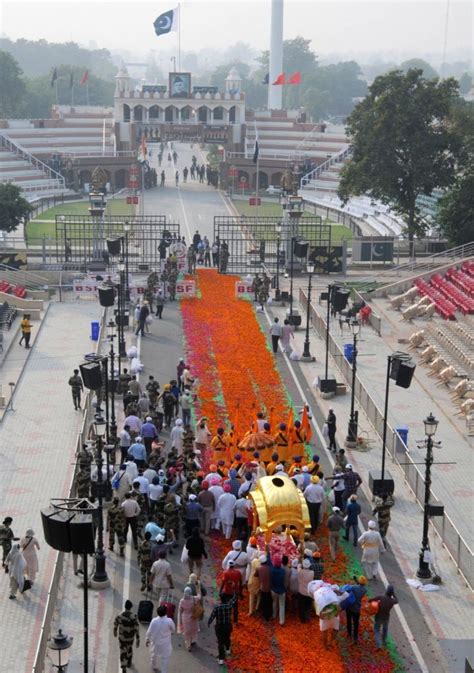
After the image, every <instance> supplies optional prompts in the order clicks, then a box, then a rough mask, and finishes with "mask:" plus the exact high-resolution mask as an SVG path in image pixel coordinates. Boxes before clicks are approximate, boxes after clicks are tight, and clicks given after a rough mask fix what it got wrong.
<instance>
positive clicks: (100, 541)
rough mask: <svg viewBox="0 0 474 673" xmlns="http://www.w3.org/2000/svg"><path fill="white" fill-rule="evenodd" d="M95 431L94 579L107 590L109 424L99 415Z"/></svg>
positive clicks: (95, 422) (97, 585)
mask: <svg viewBox="0 0 474 673" xmlns="http://www.w3.org/2000/svg"><path fill="white" fill-rule="evenodd" d="M94 431H95V435H96V438H97V439H96V465H97V500H98V504H99V506H98V510H97V513H98V519H99V522H98V526H97V549H96V553H95V572H94V576H93V578H92V582H93V586H95V588H100V589H102V588H104V589H105V588H106V587H107V586H109V584H110V582H109V578H108V576H107V571H106V568H105V553H104V512H103V500H104V497H103V496H104V491H103V488H104V480H103V474H102V468H103V464H104V461H103V458H102V448H103V443H104V437H105V434H106V432H107V423H106V422H105V420H104V419H103V418H102V416H100V415H98V416H96V417H95V421H94Z"/></svg>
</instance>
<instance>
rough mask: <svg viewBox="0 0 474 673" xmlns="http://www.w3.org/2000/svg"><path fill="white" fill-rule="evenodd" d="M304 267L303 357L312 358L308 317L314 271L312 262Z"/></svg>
mask: <svg viewBox="0 0 474 673" xmlns="http://www.w3.org/2000/svg"><path fill="white" fill-rule="evenodd" d="M306 268H307V271H308V297H307V301H306V336H305V340H304V349H303V358H304V359H308V360H312V357H311V352H310V350H309V318H310V311H311V281H312V279H313V273H314V262H308V264H307V265H306Z"/></svg>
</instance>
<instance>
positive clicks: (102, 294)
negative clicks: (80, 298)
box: [98, 287, 115, 306]
mask: <svg viewBox="0 0 474 673" xmlns="http://www.w3.org/2000/svg"><path fill="white" fill-rule="evenodd" d="M98 289H99V304H100V305H101V306H113V305H114V302H115V293H114V288H113V287H107V288H105V287H99V288H98Z"/></svg>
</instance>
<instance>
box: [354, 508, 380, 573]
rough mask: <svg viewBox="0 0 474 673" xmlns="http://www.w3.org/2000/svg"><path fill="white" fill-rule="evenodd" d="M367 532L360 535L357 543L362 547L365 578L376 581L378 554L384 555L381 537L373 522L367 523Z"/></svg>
mask: <svg viewBox="0 0 474 673" xmlns="http://www.w3.org/2000/svg"><path fill="white" fill-rule="evenodd" d="M368 527H369V530H366V531H365V533H362V535H361V536H360V538H359V540H358V542H359V544H360V546H361V547H362V550H363V551H362V559H361V561H362V563H363V564H364V569H365V576H366V577H367V578H368V579H369V580H370V579H376V576H377V568H378V565H379V558H380V554H384V553H385V547H384V544H383V540H382V536H381V535H380V533H379V532H378V531H377V530H375V529H376V528H377V524H376V523H375V521H369V523H368Z"/></svg>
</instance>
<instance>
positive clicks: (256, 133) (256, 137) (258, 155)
mask: <svg viewBox="0 0 474 673" xmlns="http://www.w3.org/2000/svg"><path fill="white" fill-rule="evenodd" d="M254 124H255V142H257V143H258V152H257V177H256V181H255V216H256V217H258V188H259V182H260V143H259V140H258V129H257V122H256V120H255V119H254Z"/></svg>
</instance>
